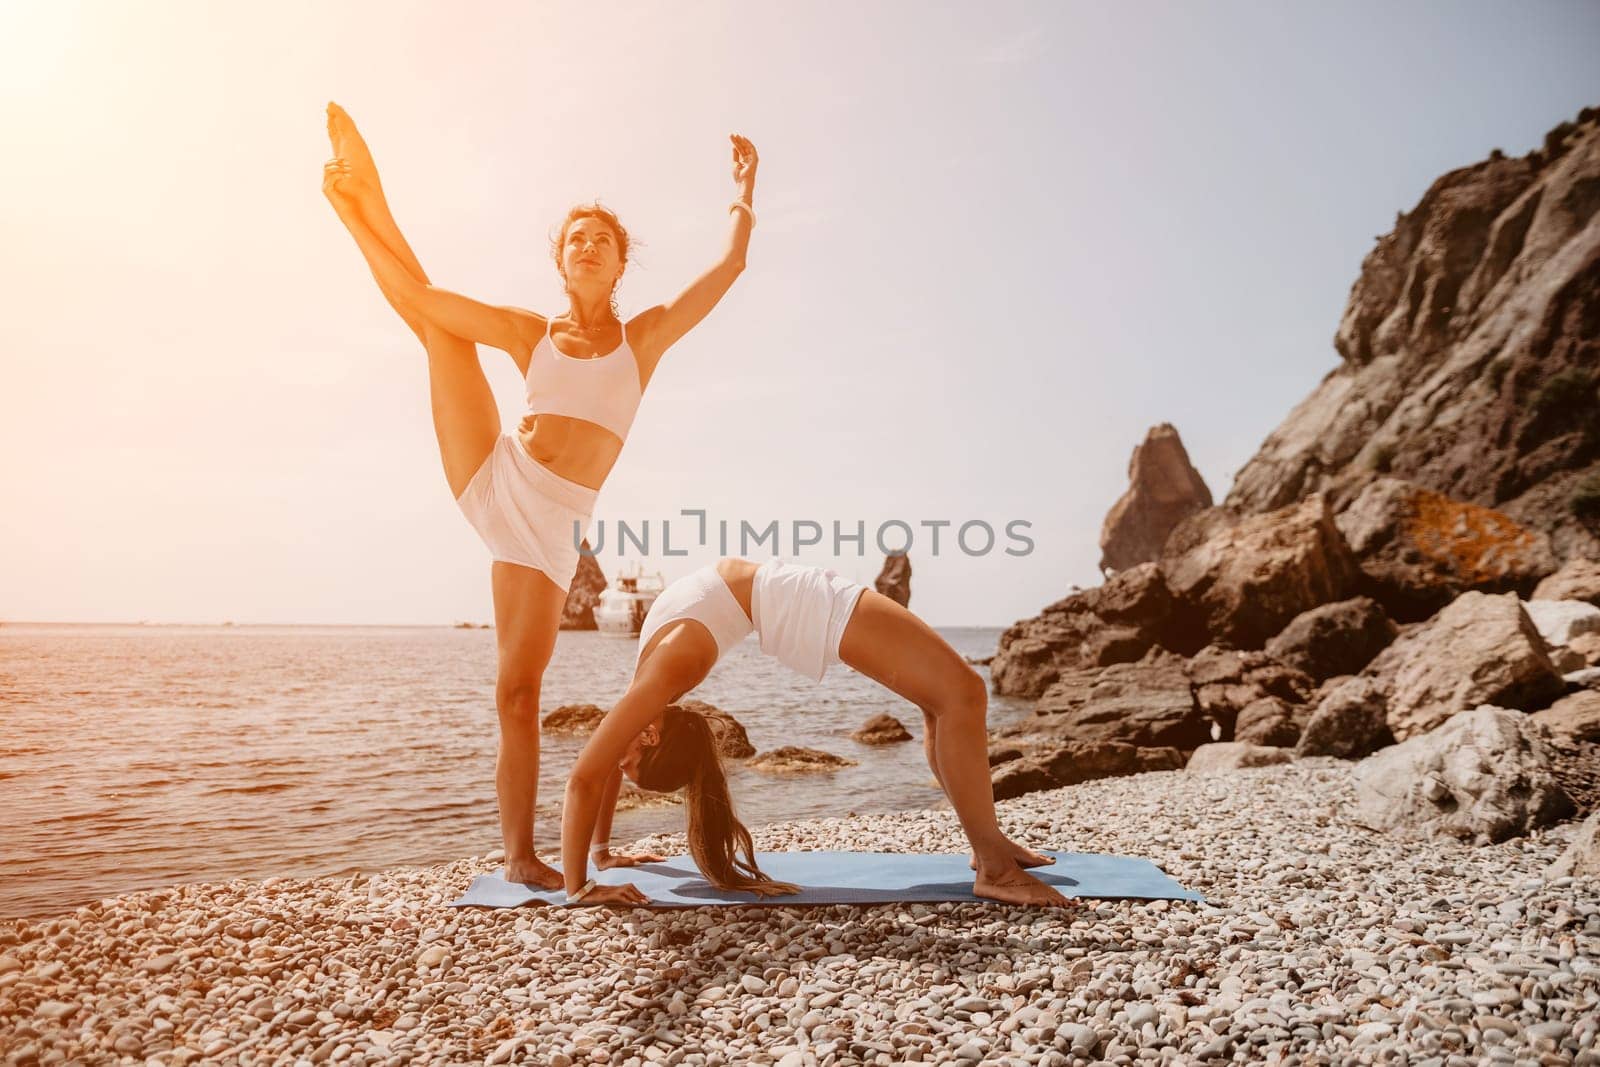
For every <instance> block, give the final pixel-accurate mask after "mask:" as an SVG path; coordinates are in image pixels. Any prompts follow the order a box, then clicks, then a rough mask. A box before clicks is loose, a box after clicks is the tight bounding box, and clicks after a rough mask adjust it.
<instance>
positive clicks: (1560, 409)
mask: <svg viewBox="0 0 1600 1067" xmlns="http://www.w3.org/2000/svg"><path fill="white" fill-rule="evenodd" d="M1334 345H1335V347H1336V348H1337V350H1338V353H1339V355H1340V356H1341V357H1342V358H1343V362H1342V363H1341V364H1340V365H1339V366H1338V367H1336V368H1335V369H1334V370H1332V371H1331V372H1330V373H1329V374H1328V375H1327V377H1326V378H1324V379H1323V380H1322V382H1321V383H1320V384H1319V385H1318V386H1317V388H1316V389H1315V390H1314V391H1313V392H1312V393H1311V395H1310V396H1308V397H1307V398H1306V399H1305V400H1303V401H1301V403H1300V404H1299V405H1298V406H1297V407H1295V409H1294V410H1293V411H1291V412H1290V413H1289V416H1288V418H1286V419H1285V420H1284V421H1283V423H1282V424H1281V425H1279V426H1278V428H1277V429H1276V430H1274V431H1273V432H1272V434H1271V435H1270V436H1269V437H1268V438H1267V440H1266V442H1265V443H1264V444H1263V445H1262V446H1261V449H1260V451H1259V452H1257V453H1256V455H1255V456H1254V458H1252V459H1251V460H1250V461H1249V462H1248V463H1247V464H1245V466H1244V467H1243V468H1242V469H1241V470H1240V471H1239V473H1238V475H1237V477H1236V479H1235V481H1234V484H1233V488H1232V490H1231V491H1230V492H1229V494H1228V497H1227V500H1226V501H1225V502H1224V503H1225V504H1226V506H1228V507H1231V508H1233V509H1236V510H1238V511H1241V512H1247V513H1248V512H1264V511H1270V510H1273V509H1276V508H1281V507H1283V506H1285V505H1287V504H1291V503H1294V502H1296V501H1298V500H1302V499H1304V498H1305V497H1307V496H1309V495H1310V494H1312V493H1316V492H1322V493H1326V494H1328V496H1329V498H1330V500H1331V501H1332V503H1333V505H1334V507H1335V510H1342V509H1343V506H1344V505H1345V504H1346V503H1347V502H1349V501H1350V500H1352V499H1353V498H1354V497H1355V496H1356V495H1357V494H1358V493H1360V491H1361V490H1362V489H1363V488H1364V487H1365V486H1366V484H1367V483H1368V482H1370V481H1372V480H1373V479H1375V478H1377V477H1379V476H1381V475H1392V476H1394V477H1397V478H1401V479H1404V480H1406V481H1408V482H1411V483H1414V484H1416V485H1419V486H1423V487H1425V488H1428V489H1433V490H1436V491H1438V492H1440V493H1443V494H1444V495H1446V496H1448V497H1451V498H1454V499H1456V500H1461V501H1466V502H1469V503H1474V504H1480V505H1483V506H1485V507H1492V508H1495V509H1496V510H1498V511H1501V512H1504V513H1505V514H1507V515H1509V516H1511V517H1512V518H1514V519H1516V520H1517V521H1518V522H1520V523H1521V524H1523V525H1524V526H1527V527H1529V528H1531V529H1534V530H1539V531H1543V532H1544V533H1546V534H1547V535H1548V536H1549V538H1550V541H1551V545H1552V547H1553V549H1554V550H1555V552H1556V554H1557V556H1558V557H1559V558H1561V559H1571V558H1574V557H1580V556H1597V555H1600V393H1597V389H1600V109H1595V108H1586V109H1584V110H1583V111H1582V112H1581V113H1580V114H1579V116H1578V121H1577V122H1575V123H1574V122H1563V123H1562V124H1561V125H1559V126H1557V127H1556V128H1555V129H1553V130H1551V131H1550V133H1549V134H1548V135H1547V136H1546V138H1545V142H1544V147H1543V148H1542V149H1540V150H1538V151H1535V152H1532V153H1530V154H1528V155H1526V156H1524V157H1522V158H1520V159H1512V158H1508V157H1506V156H1504V155H1503V154H1502V153H1500V152H1499V151H1498V150H1496V151H1495V152H1493V153H1491V154H1490V156H1489V158H1488V159H1487V160H1485V161H1483V162H1481V163H1477V164H1475V165H1473V166H1470V167H1464V168H1462V169H1460V170H1455V171H1451V172H1450V173H1448V174H1446V175H1444V176H1443V177H1441V178H1439V179H1438V180H1437V181H1435V182H1434V183H1433V185H1432V187H1431V188H1429V189H1428V191H1427V193H1425V194H1424V195H1423V197H1422V200H1421V202H1420V203H1418V204H1417V206H1416V207H1415V208H1413V209H1412V210H1411V211H1410V212H1408V213H1403V214H1401V215H1400V216H1399V217H1398V218H1397V219H1396V221H1395V227H1394V229H1393V230H1392V231H1391V232H1390V233H1388V234H1385V235H1384V236H1382V237H1380V238H1379V239H1378V244H1377V247H1375V248H1374V249H1373V250H1372V251H1371V252H1369V253H1368V254H1367V257H1366V259H1365V260H1364V261H1363V262H1362V265H1361V274H1360V276H1359V277H1358V278H1357V279H1356V282H1355V285H1354V286H1353V287H1352V288H1351V291H1350V300H1349V303H1348V305H1347V307H1346V309H1345V312H1344V317H1343V320H1342V321H1341V322H1340V324H1339V328H1338V332H1337V334H1336V335H1335V338H1334Z"/></svg>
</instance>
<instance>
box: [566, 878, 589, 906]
mask: <svg viewBox="0 0 1600 1067" xmlns="http://www.w3.org/2000/svg"><path fill="white" fill-rule="evenodd" d="M595 884H596V883H595V880H594V879H593V878H591V879H589V880H588V881H587V882H585V883H583V886H582V888H580V889H579V890H578V891H577V892H576V893H568V894H567V903H568V904H576V903H577V902H578V901H580V900H582V899H583V898H584V897H586V896H588V895H589V894H590V893H592V892H594V887H595Z"/></svg>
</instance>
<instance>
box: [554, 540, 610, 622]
mask: <svg viewBox="0 0 1600 1067" xmlns="http://www.w3.org/2000/svg"><path fill="white" fill-rule="evenodd" d="M593 551H594V550H593V549H591V548H590V547H589V539H588V538H587V537H586V538H584V539H583V547H582V551H580V552H579V553H578V569H577V571H576V572H575V573H574V574H573V576H572V585H571V586H570V587H569V588H568V589H567V602H566V604H565V605H564V606H563V607H562V609H561V629H563V630H593V629H596V626H595V621H594V609H595V605H596V604H598V603H600V594H601V593H603V592H605V591H606V586H607V584H608V583H607V582H606V576H605V575H604V574H603V573H601V570H600V564H599V562H598V561H597V560H596V559H595V557H594V556H593V555H591V553H592V552H593Z"/></svg>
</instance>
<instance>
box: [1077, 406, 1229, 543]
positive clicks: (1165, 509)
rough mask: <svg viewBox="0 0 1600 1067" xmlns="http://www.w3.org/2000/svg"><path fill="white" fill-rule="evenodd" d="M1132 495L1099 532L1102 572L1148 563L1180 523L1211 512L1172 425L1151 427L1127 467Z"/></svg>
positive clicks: (1113, 508)
mask: <svg viewBox="0 0 1600 1067" xmlns="http://www.w3.org/2000/svg"><path fill="white" fill-rule="evenodd" d="M1128 483H1129V484H1128V491H1127V492H1126V493H1123V494H1122V498H1121V499H1120V500H1118V501H1117V502H1116V503H1115V504H1113V505H1112V506H1111V511H1110V512H1109V513H1108V514H1107V515H1106V521H1105V523H1104V524H1102V525H1101V527H1100V569H1101V570H1102V571H1120V570H1126V569H1127V568H1129V567H1134V566H1137V565H1139V564H1140V563H1148V562H1150V561H1151V560H1154V559H1157V558H1159V557H1160V555H1161V546H1162V545H1164V544H1165V543H1166V541H1167V535H1168V534H1170V533H1171V532H1172V530H1173V528H1174V527H1175V526H1177V525H1178V523H1180V522H1182V521H1183V520H1184V519H1187V518H1188V517H1189V516H1190V515H1193V514H1194V513H1195V512H1197V511H1204V510H1205V509H1206V508H1209V507H1210V506H1211V490H1210V489H1208V488H1207V487H1206V483H1205V479H1204V478H1202V477H1200V472H1199V471H1197V470H1195V469H1194V466H1193V464H1191V463H1190V462H1189V453H1188V452H1187V451H1186V450H1185V449H1184V447H1183V441H1182V440H1181V439H1179V437H1178V431H1177V430H1176V429H1174V428H1173V426H1172V424H1171V423H1169V422H1163V423H1161V424H1160V425H1158V426H1152V427H1151V428H1150V432H1149V433H1147V434H1145V435H1144V442H1143V443H1142V444H1140V445H1138V446H1136V447H1135V448H1134V450H1133V458H1132V459H1130V460H1129V461H1128Z"/></svg>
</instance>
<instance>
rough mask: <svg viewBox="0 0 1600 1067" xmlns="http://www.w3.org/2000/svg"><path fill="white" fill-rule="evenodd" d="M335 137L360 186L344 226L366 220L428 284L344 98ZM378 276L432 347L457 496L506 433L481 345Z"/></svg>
mask: <svg viewBox="0 0 1600 1067" xmlns="http://www.w3.org/2000/svg"><path fill="white" fill-rule="evenodd" d="M328 137H329V140H330V141H332V143H333V150H334V152H335V154H336V155H339V156H341V157H343V158H345V159H346V160H348V161H349V162H350V165H351V169H352V172H353V173H352V178H353V180H354V182H355V184H356V186H357V193H356V202H357V204H358V205H359V209H360V210H359V218H358V219H348V218H347V219H345V220H344V222H345V225H346V226H349V227H352V228H354V227H356V226H363V225H364V226H365V227H366V228H367V231H368V232H369V233H370V234H371V235H372V236H373V237H375V238H377V239H378V241H379V242H380V243H381V244H382V245H383V246H384V247H385V248H387V249H388V250H389V251H390V252H392V253H393V254H394V255H395V257H396V258H397V259H399V260H400V262H401V264H402V265H404V266H405V268H406V269H407V270H408V271H410V272H411V273H412V274H413V275H414V276H415V277H416V278H417V280H418V281H420V282H424V283H426V282H427V280H428V278H427V275H426V274H424V273H423V271H422V264H420V263H419V262H418V261H417V257H416V255H415V254H414V253H413V252H412V251H411V246H410V245H409V244H407V243H406V239H405V238H404V237H403V236H401V234H400V228H399V227H398V226H396V225H395V222H394V217H393V215H391V214H390V212H389V205H388V203H387V202H386V201H385V200H384V198H383V188H382V186H381V185H380V184H379V182H378V168H377V166H376V165H375V164H374V163H373V162H372V154H371V152H369V151H368V149H367V146H366V142H365V141H363V140H362V138H361V135H360V133H358V132H357V130H356V126H355V123H354V122H353V121H351V119H350V116H349V115H348V114H346V113H345V111H344V109H343V108H340V107H339V106H338V105H337V104H330V105H328ZM372 276H373V278H374V280H377V281H378V287H379V289H381V290H382V291H383V295H384V298H385V299H386V300H388V301H389V305H390V306H391V307H393V308H394V309H395V311H396V312H397V313H399V315H400V317H401V318H402V319H404V320H405V323H406V325H407V326H408V327H409V328H410V329H411V331H412V332H413V333H415V334H416V335H417V339H418V340H420V341H421V342H422V343H423V347H424V348H425V349H426V350H427V353H428V391H429V396H430V399H431V407H432V410H433V430H434V434H435V436H436V437H437V439H438V441H439V457H440V459H441V460H442V462H443V464H444V476H445V481H446V482H447V483H448V484H449V486H450V495H451V496H453V497H460V496H461V494H462V493H463V492H465V491H466V488H467V483H468V482H470V481H471V480H472V476H473V475H474V474H476V473H477V472H478V468H479V467H481V466H482V465H483V461H484V458H485V457H487V456H488V455H489V453H490V451H492V450H493V448H494V445H495V442H496V440H498V439H499V437H500V409H499V408H498V407H497V406H496V404H495V401H494V393H493V392H492V391H491V390H490V388H489V381H488V379H487V378H485V377H484V375H483V368H482V366H481V365H479V363H478V348H477V346H476V345H474V344H473V343H472V342H471V341H467V340H463V339H462V338H460V337H456V336H454V335H452V334H448V333H446V332H444V331H443V330H441V329H439V328H438V327H437V326H434V325H433V324H432V323H430V322H428V321H427V320H426V319H424V318H422V317H421V316H419V315H416V314H415V313H414V312H412V311H411V310H410V309H409V308H407V307H406V306H405V305H404V304H402V303H401V302H400V301H399V300H398V299H397V298H396V296H395V295H394V294H393V293H391V292H390V291H389V290H388V288H387V287H385V286H384V285H383V282H382V280H381V279H380V278H379V275H378V273H377V271H373V272H372Z"/></svg>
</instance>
